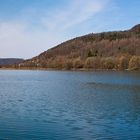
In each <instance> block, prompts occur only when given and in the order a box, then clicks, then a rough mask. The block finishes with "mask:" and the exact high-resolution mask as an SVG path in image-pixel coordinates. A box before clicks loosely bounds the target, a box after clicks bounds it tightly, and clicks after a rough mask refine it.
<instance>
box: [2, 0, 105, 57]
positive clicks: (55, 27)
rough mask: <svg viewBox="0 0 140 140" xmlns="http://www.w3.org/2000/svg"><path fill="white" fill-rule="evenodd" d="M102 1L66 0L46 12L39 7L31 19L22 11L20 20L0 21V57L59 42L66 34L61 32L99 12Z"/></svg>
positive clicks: (34, 52) (39, 49)
mask: <svg viewBox="0 0 140 140" xmlns="http://www.w3.org/2000/svg"><path fill="white" fill-rule="evenodd" d="M106 3H107V0H87V1H85V0H69V2H68V3H67V4H68V5H65V6H63V7H62V8H61V9H55V10H54V9H52V11H49V12H48V11H46V13H45V12H44V11H45V10H43V12H44V13H42V14H39V16H35V15H34V12H33V13H32V14H33V15H32V16H33V17H32V16H31V15H30V16H31V20H29V17H28V14H27V12H26V16H24V17H21V18H23V19H24V20H21V18H20V20H19V19H16V20H15V21H8V22H4V21H3V22H1V23H0V57H24V58H30V57H32V56H35V55H37V54H39V53H41V52H42V51H45V50H47V49H48V48H50V47H53V46H54V45H56V44H58V43H61V42H62V41H64V40H65V39H66V38H67V37H66V36H65V35H63V34H65V33H66V32H67V34H68V33H69V31H71V30H74V29H75V28H78V25H79V24H82V23H83V22H85V21H86V20H88V19H90V18H92V17H93V16H94V15H95V14H96V13H98V12H101V11H102V10H103V8H104V7H105V4H106ZM59 8H60V7H59ZM38 12H40V11H38ZM41 15H43V16H41ZM34 21H37V25H36V26H35V25H33V24H34V23H33V22H34Z"/></svg>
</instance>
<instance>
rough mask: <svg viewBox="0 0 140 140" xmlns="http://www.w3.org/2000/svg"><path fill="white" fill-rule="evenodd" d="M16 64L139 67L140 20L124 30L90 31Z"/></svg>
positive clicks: (26, 66) (54, 67) (115, 67)
mask: <svg viewBox="0 0 140 140" xmlns="http://www.w3.org/2000/svg"><path fill="white" fill-rule="evenodd" d="M16 68H29V69H30V68H53V69H115V70H126V69H140V24H138V25H136V26H134V27H133V28H131V29H130V30H126V31H113V32H102V33H97V34H94V33H91V34H88V35H84V36H81V37H77V38H74V39H71V40H69V41H66V42H64V43H61V44H59V45H57V46H56V47H54V48H51V49H49V50H47V51H45V52H43V53H41V54H40V55H39V56H36V57H34V58H32V59H29V60H26V61H24V62H22V63H20V64H18V65H16Z"/></svg>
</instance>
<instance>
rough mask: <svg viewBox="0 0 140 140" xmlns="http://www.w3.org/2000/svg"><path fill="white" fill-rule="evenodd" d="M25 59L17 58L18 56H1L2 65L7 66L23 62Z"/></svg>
mask: <svg viewBox="0 0 140 140" xmlns="http://www.w3.org/2000/svg"><path fill="white" fill-rule="evenodd" d="M23 61H24V60H23V59H17V58H0V66H7V65H13V64H17V63H21V62H23Z"/></svg>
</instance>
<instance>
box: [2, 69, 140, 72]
mask: <svg viewBox="0 0 140 140" xmlns="http://www.w3.org/2000/svg"><path fill="white" fill-rule="evenodd" d="M0 70H19V71H21V70H29V71H30V70H32V71H83V72H84V71H85V72H86V71H87V72H92V71H93V72H96V71H97V72H100V71H105V72H109V71H112V72H140V69H132V70H130V69H126V70H117V69H85V68H81V69H70V70H67V69H53V68H0Z"/></svg>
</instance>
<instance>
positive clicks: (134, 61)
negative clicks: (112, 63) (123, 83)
mask: <svg viewBox="0 0 140 140" xmlns="http://www.w3.org/2000/svg"><path fill="white" fill-rule="evenodd" d="M129 69H130V70H136V69H140V56H132V58H131V59H130V61H129Z"/></svg>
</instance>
